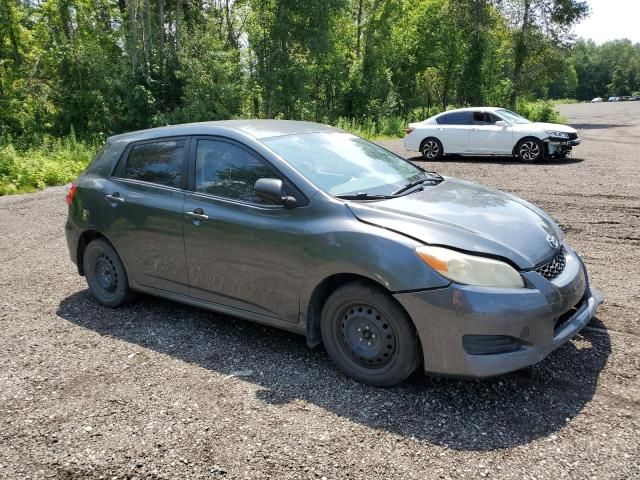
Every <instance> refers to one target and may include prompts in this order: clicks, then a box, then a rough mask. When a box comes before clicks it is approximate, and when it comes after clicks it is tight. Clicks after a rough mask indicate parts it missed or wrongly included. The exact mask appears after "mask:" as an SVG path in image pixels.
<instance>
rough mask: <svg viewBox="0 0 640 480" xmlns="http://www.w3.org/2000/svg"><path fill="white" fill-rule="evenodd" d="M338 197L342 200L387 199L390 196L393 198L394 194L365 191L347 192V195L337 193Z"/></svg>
mask: <svg viewBox="0 0 640 480" xmlns="http://www.w3.org/2000/svg"><path fill="white" fill-rule="evenodd" d="M336 198H339V199H341V200H386V199H388V198H393V195H377V194H376V195H371V194H368V193H364V192H359V193H354V194H347V195H336Z"/></svg>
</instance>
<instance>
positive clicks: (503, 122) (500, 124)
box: [496, 120, 507, 127]
mask: <svg viewBox="0 0 640 480" xmlns="http://www.w3.org/2000/svg"><path fill="white" fill-rule="evenodd" d="M496 126H498V127H506V126H507V122H505V121H504V120H498V121H497V122H496Z"/></svg>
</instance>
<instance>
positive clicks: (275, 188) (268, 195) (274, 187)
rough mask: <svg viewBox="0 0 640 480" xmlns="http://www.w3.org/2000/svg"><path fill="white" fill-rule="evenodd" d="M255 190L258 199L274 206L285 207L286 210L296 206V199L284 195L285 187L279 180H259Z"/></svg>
mask: <svg viewBox="0 0 640 480" xmlns="http://www.w3.org/2000/svg"><path fill="white" fill-rule="evenodd" d="M253 190H254V191H255V193H256V197H258V198H261V199H262V200H265V201H267V202H269V203H272V204H274V205H283V206H284V208H293V207H295V206H296V199H295V197H291V196H288V195H285V194H284V185H283V184H282V180H280V179H279V178H259V179H258V180H257V181H256V184H255V186H254V187H253Z"/></svg>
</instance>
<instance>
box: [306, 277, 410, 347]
mask: <svg viewBox="0 0 640 480" xmlns="http://www.w3.org/2000/svg"><path fill="white" fill-rule="evenodd" d="M355 281H362V282H366V283H369V284H371V285H374V286H375V287H376V288H379V289H381V290H383V291H385V292H387V293H390V292H389V290H388V289H387V288H386V287H384V285H382V284H380V283H378V282H376V281H374V280H372V279H370V278H368V277H364V276H362V275H357V274H353V273H338V274H335V275H331V276H329V277H327V278H325V279H324V280H323V281H322V282H320V283H319V284H318V285H317V286H316V288H315V289H314V290H313V293H312V294H311V299H310V300H309V305H308V306H307V345H309V346H310V347H315V346H317V345H320V344H321V343H322V333H321V331H320V318H321V315H322V308H323V307H324V304H325V302H326V301H327V298H329V295H331V294H332V293H333V292H334V291H336V290H337V289H338V288H340V287H341V286H343V285H346V284H347V283H350V282H355ZM394 301H395V298H394ZM399 305H400V304H399ZM400 308H402V310H404V307H403V306H402V305H400ZM405 313H406V312H405ZM409 318H411V317H409ZM412 321H413V320H412ZM418 340H419V339H418Z"/></svg>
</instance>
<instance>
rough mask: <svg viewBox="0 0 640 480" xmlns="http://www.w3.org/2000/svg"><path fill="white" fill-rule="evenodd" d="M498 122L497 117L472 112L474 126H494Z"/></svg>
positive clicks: (485, 113)
mask: <svg viewBox="0 0 640 480" xmlns="http://www.w3.org/2000/svg"><path fill="white" fill-rule="evenodd" d="M498 120H500V119H499V118H498V117H496V116H495V115H492V114H491V113H488V112H473V123H474V124H475V125H495V123H496V122H497V121H498Z"/></svg>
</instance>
